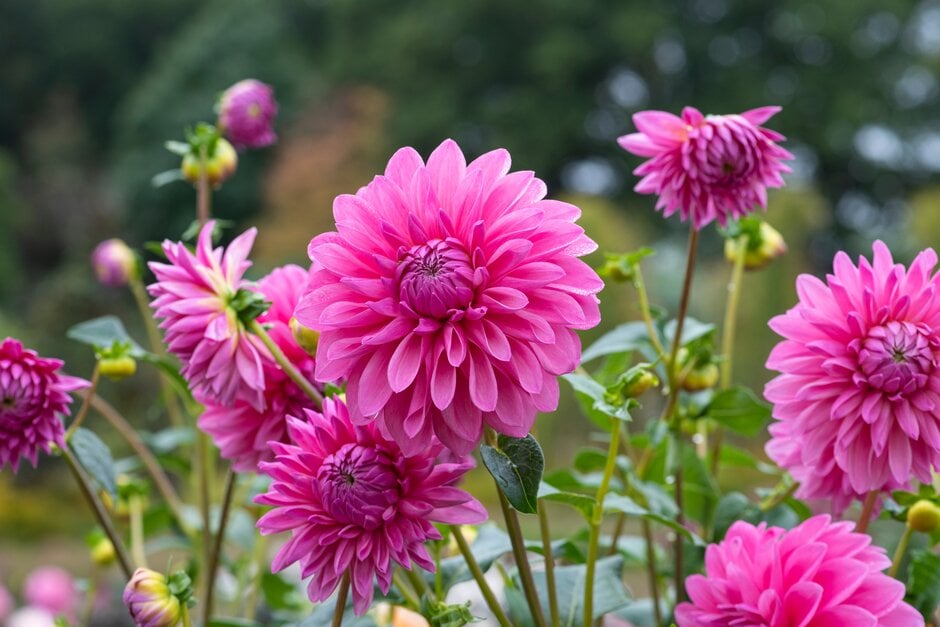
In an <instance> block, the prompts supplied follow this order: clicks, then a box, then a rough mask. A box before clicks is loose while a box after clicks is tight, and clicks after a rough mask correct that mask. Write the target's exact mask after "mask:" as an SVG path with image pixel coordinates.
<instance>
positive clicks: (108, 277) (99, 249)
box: [91, 238, 140, 287]
mask: <svg viewBox="0 0 940 627" xmlns="http://www.w3.org/2000/svg"><path fill="white" fill-rule="evenodd" d="M91 267H92V269H93V270H94V271H95V277H96V278H97V279H98V282H99V283H102V284H104V285H110V286H112V287H120V286H122V285H127V283H128V282H129V281H130V280H131V278H132V277H135V276H137V274H138V273H139V272H140V270H139V268H138V265H137V255H135V254H134V251H133V250H131V249H130V247H128V245H127V244H125V243H124V240H120V239H117V238H115V239H106V240H105V241H103V242H101V243H100V244H98V245H97V246H96V247H95V250H94V251H93V252H92V253H91Z"/></svg>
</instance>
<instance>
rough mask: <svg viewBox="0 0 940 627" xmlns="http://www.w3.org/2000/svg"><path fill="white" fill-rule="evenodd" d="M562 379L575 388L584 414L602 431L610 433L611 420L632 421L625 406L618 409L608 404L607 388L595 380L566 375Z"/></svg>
mask: <svg viewBox="0 0 940 627" xmlns="http://www.w3.org/2000/svg"><path fill="white" fill-rule="evenodd" d="M561 378H562V379H564V380H565V381H567V382H568V383H569V384H570V385H571V387H572V388H574V391H575V395H576V396H577V397H578V402H579V403H580V404H581V408H582V409H583V410H584V413H585V414H586V415H587V417H588V418H590V419H591V422H593V423H594V424H595V425H596V426H597V427H598V428H599V429H601V430H602V431H610V419H611V418H613V419H615V420H623V421H625V422H629V421H630V420H632V418H631V417H630V412H629V411H627V408H626V406H625V405H621V406H620V407H616V406H614V405H611V404H610V403H608V402H607V400H606V396H605V395H606V394H607V388H605V387H604V386H603V385H601V384H600V383H598V382H597V381H595V380H594V379H593V378H591V377H589V376H585V375H581V374H566V375H563V376H562V377H561Z"/></svg>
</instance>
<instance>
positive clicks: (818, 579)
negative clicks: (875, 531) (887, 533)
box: [676, 516, 924, 627]
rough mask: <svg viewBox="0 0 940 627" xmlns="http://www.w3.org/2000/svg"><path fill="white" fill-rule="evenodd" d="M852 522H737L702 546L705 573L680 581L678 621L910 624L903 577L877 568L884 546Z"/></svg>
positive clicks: (685, 624) (884, 561)
mask: <svg viewBox="0 0 940 627" xmlns="http://www.w3.org/2000/svg"><path fill="white" fill-rule="evenodd" d="M853 529H854V524H853V523H851V522H838V523H833V522H831V521H830V519H829V516H815V517H813V518H810V519H809V520H806V521H804V522H803V523H801V524H800V525H798V526H796V527H794V528H793V529H790V530H789V531H787V530H785V529H782V528H780V527H770V528H768V527H767V524H766V523H761V524H760V525H758V526H757V527H755V526H754V525H752V524H750V523H746V522H743V521H738V522H736V523H734V524H733V525H732V526H731V528H730V529H729V530H728V533H727V535H726V536H725V538H724V540H722V541H721V542H720V543H719V544H712V545H709V546H708V548H707V549H706V550H705V575H704V576H702V575H691V576H690V577H688V578H687V579H686V580H685V587H686V590H687V591H688V593H689V598H690V599H691V603H681V604H679V606H678V607H677V608H676V622H677V623H678V624H679V627H728V626H732V625H741V626H742V627H743V626H745V625H764V626H766V627H790V626H792V625H801V626H805V627H844V626H847V625H853V626H854V625H858V626H861V625H871V626H873V627H875V626H877V627H917V626H918V625H921V626H922V625H923V624H924V619H923V618H922V617H921V615H920V613H919V612H917V610H915V609H914V608H913V607H911V606H910V605H908V604H907V603H905V602H904V584H902V583H901V582H900V581H898V580H896V579H893V578H891V577H889V576H887V575H885V574H884V573H882V572H881V571H883V570H884V569H885V568H887V567H888V566H890V565H891V560H889V559H888V558H887V557H886V556H885V552H884V549H882V548H880V547H876V546H872V545H871V538H870V537H869V536H867V535H864V534H861V533H855V532H854V531H853Z"/></svg>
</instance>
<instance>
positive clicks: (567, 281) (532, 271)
mask: <svg viewBox="0 0 940 627" xmlns="http://www.w3.org/2000/svg"><path fill="white" fill-rule="evenodd" d="M509 165H510V158H509V153H507V152H506V151H505V150H494V151H492V152H489V153H487V154H485V155H483V156H481V157H479V158H478V159H476V160H475V161H473V162H472V163H470V164H469V165H467V164H466V162H465V161H464V156H463V153H461V151H460V148H459V147H458V146H457V144H456V143H454V142H453V141H451V140H448V141H445V142H444V143H443V144H441V145H440V146H439V147H438V148H437V149H436V150H435V151H434V152H433V153H432V154H431V156H430V157H429V158H428V162H427V164H425V163H424V162H422V160H421V157H419V156H418V153H416V152H415V151H414V150H413V149H411V148H402V149H401V150H399V151H398V152H396V153H395V155H394V156H393V157H392V159H391V161H389V164H388V167H387V168H386V170H385V175H384V176H378V177H376V178H375V179H374V180H373V181H372V182H371V183H370V184H369V185H367V186H366V187H364V188H362V189H360V190H359V191H358V192H357V193H356V195H355V196H350V195H343V196H339V197H338V198H337V199H336V201H335V203H334V205H333V214H334V216H335V218H336V229H337V230H336V232H330V233H324V234H322V235H318V236H317V237H315V238H314V239H313V241H311V242H310V248H309V253H310V258H311V259H312V260H313V261H314V274H313V276H312V278H311V282H310V287H309V290H308V291H307V293H306V294H305V295H304V297H303V298H302V299H301V302H300V305H299V306H298V308H297V311H296V312H295V315H296V316H297V319H298V320H299V321H300V322H301V324H303V325H304V326H307V327H310V328H312V329H315V330H317V331H320V332H321V336H320V342H319V346H318V348H317V378H318V379H320V380H322V381H333V380H336V379H338V378H340V377H345V378H346V379H347V381H348V385H347V402H348V403H349V411H350V413H351V414H352V416H353V420H354V421H356V422H357V423H362V422H364V421H369V420H372V419H377V420H378V422H379V424H380V425H381V426H382V428H383V429H385V430H386V432H387V433H389V434H390V435H391V436H392V437H393V438H394V439H395V440H396V441H397V442H398V443H399V444H400V445H401V447H402V449H403V450H404V451H405V452H406V453H407V454H411V453H414V452H417V451H421V450H424V449H426V448H427V447H428V445H429V443H430V441H431V439H432V435H436V436H437V437H438V438H439V439H440V440H441V441H442V442H443V443H444V444H445V445H446V446H447V447H449V448H451V449H452V450H454V451H455V452H457V453H460V454H463V453H466V452H468V451H469V450H471V449H472V448H473V447H474V446H475V445H476V443H477V442H478V441H479V439H480V437H481V434H482V430H483V425H484V424H487V425H489V426H491V427H493V428H494V429H496V430H497V431H499V432H501V433H505V434H507V435H510V436H515V437H522V436H524V435H525V434H526V433H528V431H529V428H530V427H531V426H532V422H533V421H534V420H535V414H536V412H537V411H551V410H553V409H555V407H556V406H557V403H558V381H557V379H556V377H557V376H558V375H560V374H564V373H567V372H571V371H572V370H573V369H574V368H575V367H576V366H577V364H578V360H579V357H580V352H581V345H580V341H579V339H578V336H577V334H576V333H575V331H574V330H575V329H587V328H590V327H593V326H594V325H596V324H597V323H598V321H599V320H600V314H599V311H598V300H597V297H596V293H597V292H598V291H600V289H601V288H602V287H603V283H602V282H601V280H600V278H598V276H597V274H596V273H595V272H594V271H593V270H592V269H591V268H590V267H588V266H587V265H586V264H585V263H583V262H582V261H581V260H579V259H578V257H579V256H581V255H584V254H587V253H589V252H591V251H592V250H594V249H595V248H596V247H597V246H596V244H595V243H594V242H593V241H591V240H590V239H589V238H588V237H587V236H585V234H584V231H583V229H582V228H581V227H579V226H578V225H577V224H575V222H574V221H575V219H576V218H577V217H578V216H579V215H580V211H579V209H578V208H577V207H575V206H574V205H570V204H568V203H564V202H558V201H555V200H545V199H544V196H545V193H546V188H545V184H544V183H543V182H542V181H541V180H539V179H537V178H535V176H534V174H533V173H532V172H514V173H508V172H509Z"/></svg>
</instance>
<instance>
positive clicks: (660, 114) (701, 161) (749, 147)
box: [617, 107, 793, 229]
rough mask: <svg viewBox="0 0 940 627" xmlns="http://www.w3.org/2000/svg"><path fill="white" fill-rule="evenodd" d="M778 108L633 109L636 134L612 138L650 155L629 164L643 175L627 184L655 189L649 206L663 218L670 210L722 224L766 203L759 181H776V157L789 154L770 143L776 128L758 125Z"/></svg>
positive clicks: (780, 166)
mask: <svg viewBox="0 0 940 627" xmlns="http://www.w3.org/2000/svg"><path fill="white" fill-rule="evenodd" d="M778 111H780V107H761V108H759V109H751V110H750V111H745V112H744V113H741V114H732V115H702V113H701V112H700V111H699V110H698V109H695V108H694V107H686V108H685V109H683V110H682V117H681V118H680V117H677V116H675V115H673V114H671V113H666V112H665V111H642V112H640V113H636V114H634V116H633V123H634V124H635V125H636V128H637V130H638V131H639V132H638V133H631V134H629V135H624V136H623V137H621V138H620V139H618V140H617V141H618V143H619V144H620V146H621V147H622V148H623V149H624V150H626V151H628V152H631V153H633V154H635V155H637V156H640V157H650V159H649V160H648V161H646V162H644V163H643V164H642V165H640V167H638V168H637V169H636V170H634V171H633V173H634V174H636V175H638V176H642V177H643V179H642V180H641V181H640V182H639V183H638V184H637V186H636V187H635V188H634V189H635V190H636V191H637V192H639V193H641V194H656V195H657V196H659V198H658V199H657V200H656V209H657V210H660V209H662V211H663V215H664V216H666V217H667V218H668V217H669V216H671V215H672V214H674V213H675V212H676V211H678V212H679V215H680V216H681V218H682V221H683V222H685V221H686V220H689V219H691V220H692V224H693V225H694V227H695V228H696V229H701V228H702V227H704V226H706V225H707V224H709V223H710V222H713V221H715V220H717V221H718V223H719V224H721V225H722V226H725V225H726V224H727V222H728V220H729V218H730V219H738V218H741V217H743V216H745V215H747V214H749V213H751V212H752V211H754V210H755V209H757V207H758V206H760V207H762V208H766V207H767V188H768V187H782V186H783V178H782V177H781V176H780V175H781V174H782V173H785V172H789V171H790V168H789V167H787V165H786V164H784V163H783V161H785V160H787V159H792V158H793V155H791V154H790V153H789V152H787V151H786V150H784V149H783V148H781V147H780V146H778V145H777V143H776V142H778V141H782V140H783V139H784V137H783V135H781V134H779V133H776V132H774V131H772V130H770V129H767V128H764V127H762V126H761V124H763V123H764V122H766V121H767V120H769V119H770V118H771V117H772V116H773V115H774V114H776V113H777V112H778Z"/></svg>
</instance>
